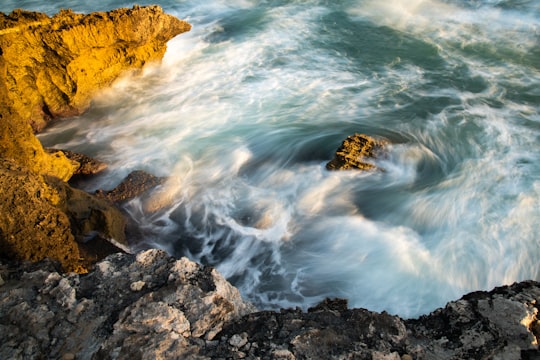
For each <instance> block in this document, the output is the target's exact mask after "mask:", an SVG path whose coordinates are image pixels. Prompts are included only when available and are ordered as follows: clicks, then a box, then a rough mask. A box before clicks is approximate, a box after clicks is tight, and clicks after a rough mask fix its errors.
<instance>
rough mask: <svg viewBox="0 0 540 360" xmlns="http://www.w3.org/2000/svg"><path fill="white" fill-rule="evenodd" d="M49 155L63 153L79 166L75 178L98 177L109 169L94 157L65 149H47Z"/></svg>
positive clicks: (74, 174) (74, 173)
mask: <svg viewBox="0 0 540 360" xmlns="http://www.w3.org/2000/svg"><path fill="white" fill-rule="evenodd" d="M45 150H46V151H47V153H56V152H59V151H61V152H62V153H63V154H64V155H65V156H66V157H67V158H68V159H69V160H71V161H73V162H74V163H76V164H77V168H76V169H75V171H74V172H73V176H74V177H75V176H77V177H88V176H92V175H97V174H99V173H100V172H102V171H103V170H105V169H107V164H106V163H104V162H102V161H99V160H97V159H94V158H93V157H90V156H87V155H85V154H81V153H77V152H74V151H71V150H63V149H45Z"/></svg>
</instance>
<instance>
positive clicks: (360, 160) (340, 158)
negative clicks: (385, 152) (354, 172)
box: [326, 134, 386, 170]
mask: <svg viewBox="0 0 540 360" xmlns="http://www.w3.org/2000/svg"><path fill="white" fill-rule="evenodd" d="M385 143H386V142H385V141H382V140H377V139H374V138H372V137H370V136H367V135H364V134H354V135H352V136H349V137H347V139H345V140H344V141H343V143H342V144H341V146H340V147H339V148H338V149H337V151H336V154H335V156H334V158H333V159H332V160H331V161H329V162H328V163H327V164H326V168H327V169H328V170H348V169H359V170H375V169H377V166H376V165H375V164H373V160H374V159H375V158H376V157H377V156H378V154H379V153H380V152H381V150H382V149H383V146H384V145H385Z"/></svg>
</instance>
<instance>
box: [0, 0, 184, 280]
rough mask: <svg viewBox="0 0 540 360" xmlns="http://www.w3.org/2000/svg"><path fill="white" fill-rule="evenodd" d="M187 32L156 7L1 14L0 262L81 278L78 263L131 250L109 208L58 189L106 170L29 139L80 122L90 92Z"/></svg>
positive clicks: (119, 221) (115, 213) (156, 56)
mask: <svg viewBox="0 0 540 360" xmlns="http://www.w3.org/2000/svg"><path fill="white" fill-rule="evenodd" d="M189 29H190V25H189V24H187V23H186V22H184V21H181V20H179V19H177V18H175V17H173V16H170V15H167V14H164V13H163V11H162V9H161V8H160V7H158V6H148V7H139V6H135V7H133V9H118V10H114V11H110V12H107V13H92V14H89V15H83V14H76V13H74V12H72V11H68V10H66V11H62V12H60V13H59V14H57V15H55V16H54V17H52V18H50V17H48V16H46V15H45V14H40V13H33V12H28V11H23V10H16V11H14V12H13V13H12V14H10V15H5V14H2V13H0V159H5V160H2V163H1V167H2V169H1V170H0V172H1V174H0V175H1V179H0V181H2V182H3V183H6V184H9V185H6V186H4V187H3V189H2V190H3V193H2V195H1V196H2V197H3V200H4V201H3V202H2V204H1V206H2V209H1V210H2V214H6V216H4V217H3V219H1V220H0V248H1V249H2V254H1V255H2V256H4V257H13V258H14V259H28V260H32V261H37V260H39V259H42V258H43V257H47V256H50V257H54V258H56V259H58V260H59V261H60V262H61V263H62V265H63V266H64V268H65V269H66V270H68V271H72V270H78V271H84V269H83V268H81V267H80V264H81V263H85V264H86V265H89V264H90V262H91V261H95V260H98V259H100V258H103V257H104V256H105V255H107V254H110V253H112V252H116V251H118V250H119V249H123V250H127V249H128V244H127V242H126V240H125V235H124V228H125V221H124V220H123V216H122V215H121V214H120V212H119V211H118V210H117V209H116V208H115V207H114V206H113V205H112V204H111V203H110V202H108V201H107V200H104V199H98V198H96V197H93V196H90V195H88V194H85V193H83V192H81V191H78V190H75V189H72V188H70V187H69V186H67V185H66V184H63V183H61V182H58V181H56V180H55V179H60V180H61V181H67V180H69V179H70V178H71V177H72V176H73V174H75V173H88V172H96V171H99V170H101V169H102V168H103V165H102V164H96V163H95V162H92V161H88V159H85V158H82V157H80V156H75V155H73V154H71V153H68V155H70V156H71V155H73V156H71V157H73V160H72V159H69V158H68V157H66V154H65V152H62V151H49V152H47V151H45V150H44V149H43V147H42V146H41V144H40V143H39V141H38V139H37V138H36V137H35V136H34V134H33V131H38V130H40V129H42V128H43V127H44V126H45V124H46V122H47V120H49V119H51V118H55V117H63V116H70V115H76V114H80V113H81V112H82V111H84V110H85V109H86V108H87V107H88V106H89V104H90V102H91V99H92V96H93V95H94V94H95V93H96V91H98V90H99V89H102V88H104V87H106V86H109V85H110V84H111V82H112V81H114V80H115V79H116V78H117V77H118V76H119V75H121V74H122V73H124V72H126V71H128V70H137V69H140V68H141V67H142V66H143V65H145V64H147V63H149V62H153V61H158V60H159V59H161V57H162V56H163V54H164V52H165V49H166V43H167V41H168V40H170V39H171V38H172V37H174V36H176V35H178V34H179V33H182V32H184V31H188V30H189ZM30 125H32V127H33V128H32V127H31V126H30ZM21 184H24V186H21ZM26 187H28V188H27V189H26ZM74 239H76V240H78V243H76V242H74ZM89 239H93V240H92V241H88V240H89ZM106 240H107V241H106ZM111 244H112V245H111ZM77 245H78V246H77ZM81 257H83V258H84V259H83V261H82V262H81V259H80V258H81Z"/></svg>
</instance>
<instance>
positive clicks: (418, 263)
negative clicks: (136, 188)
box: [0, 0, 540, 317]
mask: <svg viewBox="0 0 540 360" xmlns="http://www.w3.org/2000/svg"><path fill="white" fill-rule="evenodd" d="M153 3H159V4H160V5H162V6H163V7H164V9H165V10H166V11H167V12H169V13H172V14H174V15H176V16H178V17H180V18H183V19H186V20H188V21H189V22H190V23H192V25H193V30H192V31H191V32H190V33H188V34H183V35H181V36H179V37H177V38H175V39H173V40H172V41H171V42H170V43H169V47H168V51H167V54H166V56H165V59H164V60H163V62H162V64H160V65H155V66H151V67H148V68H147V69H146V70H145V72H144V74H142V75H141V76H138V77H136V78H124V79H121V80H119V81H118V82H117V83H116V84H115V85H114V87H113V88H112V89H110V90H107V91H104V92H103V93H102V94H100V95H99V96H98V97H97V98H96V99H95V103H94V105H93V107H92V108H91V110H90V111H89V112H88V113H86V114H84V115H83V116H81V117H78V118H74V119H69V120H65V121H61V122H58V123H56V124H55V125H54V126H53V127H51V128H49V129H48V130H47V131H46V132H45V133H43V134H42V135H40V139H41V141H42V142H43V143H44V144H45V145H47V146H56V147H59V148H67V149H72V150H75V151H80V152H84V153H86V154H88V155H91V156H94V157H96V158H98V159H100V160H103V161H106V162H108V163H109V164H110V170H109V171H108V172H107V174H105V175H104V176H102V177H99V178H97V179H95V180H94V181H93V182H90V183H88V184H86V187H87V190H89V191H92V190H95V189H97V188H112V187H114V186H115V185H116V184H117V183H118V182H119V181H120V180H121V179H122V178H123V177H124V176H126V175H127V174H128V173H129V172H131V171H133V170H136V169H144V170H146V171H149V172H151V173H153V174H156V175H159V176H169V177H170V181H169V182H168V183H167V184H166V185H165V186H164V187H162V188H160V189H158V191H156V192H155V193H154V194H153V195H152V196H151V198H145V199H136V200H133V201H132V202H130V203H129V204H127V205H126V210H128V211H129V212H130V213H131V214H132V215H133V217H134V218H136V219H137V221H138V222H139V223H140V226H141V229H142V233H143V237H142V239H140V241H141V243H140V244H139V245H138V246H139V247H145V246H158V247H161V248H163V249H166V250H167V251H169V252H171V253H173V254H175V255H178V256H180V255H187V256H189V257H190V258H192V259H195V260H198V261H201V262H203V263H207V264H211V265H214V266H216V267H217V268H218V269H219V270H220V271H221V272H222V273H223V274H224V275H225V276H227V277H228V278H229V279H230V280H231V281H232V282H233V283H234V284H235V285H236V286H237V287H238V288H239V289H240V290H241V292H242V293H243V294H244V296H246V297H247V298H248V299H249V300H251V301H253V302H254V303H255V304H256V305H258V306H259V307H261V308H278V307H289V306H301V307H303V308H306V307H308V306H310V305H313V304H314V303H316V302H317V301H319V300H321V299H322V298H324V297H325V296H331V297H345V298H347V299H349V304H350V306H354V307H365V308H369V309H372V310H378V311H382V310H386V311H388V312H390V313H394V314H399V315H401V316H404V317H411V316H417V315H419V314H424V313H428V312H430V311H432V310H434V309H435V308H436V307H439V306H442V305H444V304H445V303H446V302H447V301H449V300H453V299H456V298H458V297H460V296H461V295H462V294H464V293H466V292H469V291H472V290H478V289H490V288H492V287H494V286H497V285H502V284H508V283H511V282H514V281H518V280H524V279H535V280H540V268H539V262H538V259H539V258H540V246H539V243H540V238H539V236H538V230H539V225H540V211H539V204H540V180H539V179H540V161H539V160H540V145H539V144H540V115H539V109H540V86H539V85H540V50H539V49H540V47H539V42H540V21H539V20H540V3H538V2H537V1H493V0H492V1H488V0H484V1H480V0H478V1H457V0H456V1H428V0H425V1H421V0H415V1H398V0H393V1H386V2H381V1H375V0H373V1H342V2H338V3H335V2H329V1H313V0H311V1H274V2H266V1H255V0H253V1H250V0H237V1H218V0H209V1H207V2H204V4H200V2H198V1H170V0H168V1H154V2H153ZM120 6H131V3H127V2H123V1H105V2H100V3H99V4H98V5H93V4H90V5H89V4H83V3H81V2H79V1H56V2H54V3H53V4H47V5H45V4H42V2H41V1H10V0H8V1H7V2H6V1H4V2H3V4H2V5H0V11H10V10H11V9H12V8H15V7H23V8H27V9H32V10H41V11H45V12H48V13H49V14H52V13H54V12H56V11H57V10H58V9H60V8H62V7H71V8H73V9H74V10H76V11H83V12H89V11H96V10H107V9H112V8H115V7H120ZM355 132H360V133H366V134H369V135H372V136H375V137H382V138H385V139H388V140H389V141H390V142H391V145H390V146H389V147H388V156H387V157H385V158H384V159H380V160H379V163H378V165H379V166H380V167H382V168H384V169H385V171H384V172H376V173H359V172H329V171H327V170H325V163H326V161H328V160H329V159H330V158H331V157H332V155H333V152H334V151H335V149H336V148H337V147H338V146H339V145H340V143H341V141H342V140H343V139H344V138H346V137H347V136H348V135H351V134H353V133H355ZM157 203H159V204H161V205H163V204H166V205H165V207H163V208H161V209H159V210H157V211H155V212H152V213H148V212H145V211H144V209H146V210H148V209H149V208H153V207H155V206H156V205H155V204H157Z"/></svg>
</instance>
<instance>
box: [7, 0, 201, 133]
mask: <svg viewBox="0 0 540 360" xmlns="http://www.w3.org/2000/svg"><path fill="white" fill-rule="evenodd" d="M0 25H1V27H0V47H1V48H2V56H3V58H4V60H5V62H6V73H7V74H6V75H7V76H6V78H5V80H4V81H5V82H6V83H7V86H8V88H9V89H10V92H9V93H8V96H9V98H10V99H11V100H12V102H13V108H14V109H15V110H16V112H18V113H19V115H20V116H21V117H22V118H24V119H27V120H29V121H30V123H31V124H32V127H33V128H34V130H36V131H38V130H40V129H42V128H43V127H44V126H45V124H46V121H47V119H48V118H55V117H65V116H73V115H77V114H80V113H81V112H82V111H84V110H86V109H87V108H88V106H89V105H90V101H91V98H92V96H93V95H94V94H95V93H96V91H97V90H99V89H102V88H104V87H107V86H109V85H110V84H111V83H112V81H114V80H115V79H116V78H117V77H118V76H119V75H120V74H122V73H123V72H125V71H126V70H129V69H137V68H141V67H142V66H143V65H145V64H146V63H148V62H151V61H157V60H160V59H161V58H162V57H163V54H164V53H165V49H166V43H167V41H169V40H170V39H171V38H173V37H174V36H176V35H178V34H180V33H182V32H185V31H189V30H190V28H191V26H190V25H189V24H188V23H186V22H185V21H182V20H179V19H177V18H175V17H173V16H171V15H168V14H165V13H164V12H163V10H162V9H161V8H160V7H159V6H146V7H140V6H134V7H133V8H132V9H117V10H113V11H109V12H106V13H105V12H96V13H91V14H88V15H85V14H77V13H74V12H72V11H71V10H63V11H61V12H60V13H58V14H57V15H55V16H53V17H51V18H49V17H48V16H46V15H44V14H39V13H33V12H27V11H23V10H16V11H14V12H13V13H11V14H10V15H5V14H1V13H0Z"/></svg>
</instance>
